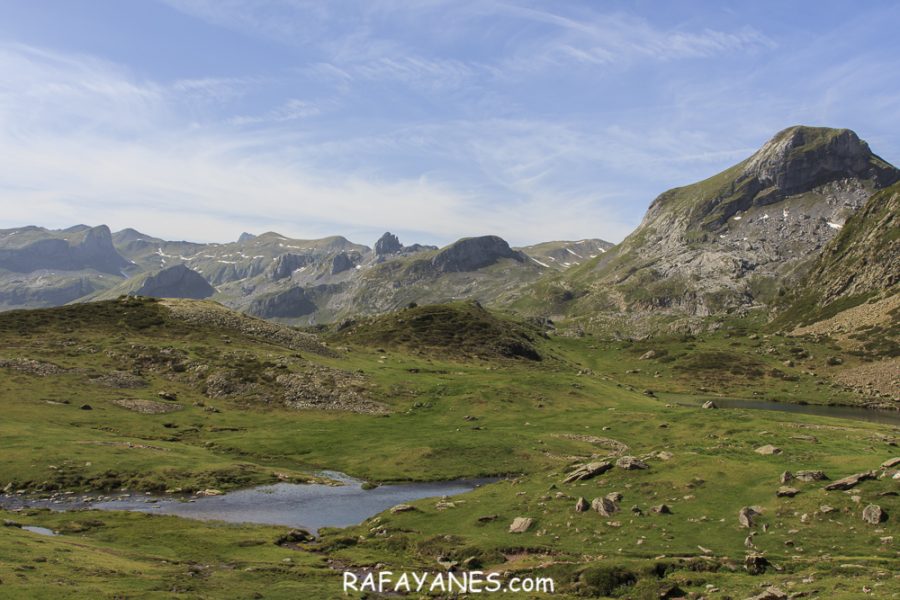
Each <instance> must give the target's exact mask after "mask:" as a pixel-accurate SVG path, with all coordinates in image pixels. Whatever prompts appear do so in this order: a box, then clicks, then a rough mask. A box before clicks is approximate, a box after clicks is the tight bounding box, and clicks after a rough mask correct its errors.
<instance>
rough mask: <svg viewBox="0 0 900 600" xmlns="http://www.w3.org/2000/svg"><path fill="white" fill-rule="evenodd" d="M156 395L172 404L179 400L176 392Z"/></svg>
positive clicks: (164, 392) (163, 392)
mask: <svg viewBox="0 0 900 600" xmlns="http://www.w3.org/2000/svg"><path fill="white" fill-rule="evenodd" d="M156 395H157V396H159V397H160V398H162V399H163V400H170V401H172V402H174V401H176V400H178V394H176V393H175V392H168V391H165V390H163V391H161V392H159V393H157V394H156Z"/></svg>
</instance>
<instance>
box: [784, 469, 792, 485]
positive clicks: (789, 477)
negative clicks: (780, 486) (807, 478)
mask: <svg viewBox="0 0 900 600" xmlns="http://www.w3.org/2000/svg"><path fill="white" fill-rule="evenodd" d="M793 479H794V474H793V473H791V472H790V471H785V472H784V473H782V474H781V483H790V482H791V481H793Z"/></svg>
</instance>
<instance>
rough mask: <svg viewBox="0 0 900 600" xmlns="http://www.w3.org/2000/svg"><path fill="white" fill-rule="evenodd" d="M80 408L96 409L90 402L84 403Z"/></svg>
mask: <svg viewBox="0 0 900 600" xmlns="http://www.w3.org/2000/svg"><path fill="white" fill-rule="evenodd" d="M78 408H80V409H81V410H94V407H93V406H91V405H90V404H82V405H81V406H79V407H78Z"/></svg>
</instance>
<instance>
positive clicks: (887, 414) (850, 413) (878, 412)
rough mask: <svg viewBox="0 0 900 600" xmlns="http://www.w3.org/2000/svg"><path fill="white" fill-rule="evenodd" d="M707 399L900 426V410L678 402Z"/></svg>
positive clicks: (761, 402) (751, 402) (743, 402)
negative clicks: (710, 401)
mask: <svg viewBox="0 0 900 600" xmlns="http://www.w3.org/2000/svg"><path fill="white" fill-rule="evenodd" d="M707 400H712V401H713V402H715V404H716V406H718V407H719V408H749V409H751V410H774V411H780V412H787V413H795V414H803V415H816V416H819V417H834V418H837V419H853V420H856V421H869V422H871V423H881V424H883V425H893V426H894V427H900V410H886V409H876V408H862V407H857V406H828V405H822V404H791V403H789V402H771V401H767V400H741V399H737V398H709V397H703V398H679V399H677V400H676V402H677V403H678V404H681V405H682V406H700V405H702V404H703V403H704V402H706V401H707Z"/></svg>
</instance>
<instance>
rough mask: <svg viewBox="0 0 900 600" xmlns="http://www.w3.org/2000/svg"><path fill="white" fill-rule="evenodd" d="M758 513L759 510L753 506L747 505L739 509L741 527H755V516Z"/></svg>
mask: <svg viewBox="0 0 900 600" xmlns="http://www.w3.org/2000/svg"><path fill="white" fill-rule="evenodd" d="M758 514H759V512H758V511H757V510H756V509H754V508H753V507H752V506H745V507H743V508H742V509H741V510H739V511H738V523H740V524H741V527H746V528H747V529H750V528H751V527H753V517H755V516H756V515H758Z"/></svg>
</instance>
